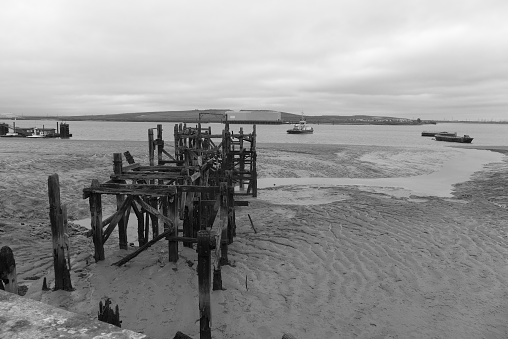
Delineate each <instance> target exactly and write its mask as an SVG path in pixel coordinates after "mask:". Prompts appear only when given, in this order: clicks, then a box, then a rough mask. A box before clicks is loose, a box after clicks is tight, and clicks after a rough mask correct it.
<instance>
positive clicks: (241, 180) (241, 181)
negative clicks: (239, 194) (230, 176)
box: [238, 127, 245, 190]
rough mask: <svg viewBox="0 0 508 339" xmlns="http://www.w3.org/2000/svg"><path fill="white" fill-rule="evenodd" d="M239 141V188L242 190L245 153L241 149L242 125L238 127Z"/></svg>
mask: <svg viewBox="0 0 508 339" xmlns="http://www.w3.org/2000/svg"><path fill="white" fill-rule="evenodd" d="M238 139H239V142H240V189H242V190H243V175H244V173H243V172H244V171H245V153H244V149H243V127H240V136H239V137H238Z"/></svg>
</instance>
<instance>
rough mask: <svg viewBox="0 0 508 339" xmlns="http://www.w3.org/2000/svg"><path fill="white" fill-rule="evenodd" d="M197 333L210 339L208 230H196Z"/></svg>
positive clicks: (202, 337)
mask: <svg viewBox="0 0 508 339" xmlns="http://www.w3.org/2000/svg"><path fill="white" fill-rule="evenodd" d="M197 248H198V286H199V333H200V338H201V339H211V338H212V333H211V329H210V321H211V304H210V232H209V231H204V230H203V231H198V245H197Z"/></svg>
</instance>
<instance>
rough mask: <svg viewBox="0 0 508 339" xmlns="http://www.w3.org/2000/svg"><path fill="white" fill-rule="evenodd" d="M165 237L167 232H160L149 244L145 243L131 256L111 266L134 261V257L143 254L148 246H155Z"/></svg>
mask: <svg viewBox="0 0 508 339" xmlns="http://www.w3.org/2000/svg"><path fill="white" fill-rule="evenodd" d="M167 235H169V231H166V232H162V233H161V234H159V235H158V236H157V237H156V238H154V239H152V240H150V241H149V242H147V243H146V244H144V245H143V246H141V247H140V248H138V249H137V250H136V251H134V252H132V253H131V254H129V255H127V256H126V257H124V258H123V259H121V260H119V261H117V262H115V263H113V264H111V265H116V266H122V265H123V264H125V263H127V262H129V261H130V260H132V259H134V258H135V257H137V256H138V255H139V254H140V253H141V252H143V251H144V250H146V249H147V248H149V247H150V246H152V245H153V244H155V243H156V242H157V241H159V240H161V239H164V238H165V237H166V236H167Z"/></svg>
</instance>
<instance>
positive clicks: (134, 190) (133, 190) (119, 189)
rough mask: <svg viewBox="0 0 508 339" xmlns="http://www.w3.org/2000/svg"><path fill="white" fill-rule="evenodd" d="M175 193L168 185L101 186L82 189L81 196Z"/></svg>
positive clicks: (173, 187) (174, 188)
mask: <svg viewBox="0 0 508 339" xmlns="http://www.w3.org/2000/svg"><path fill="white" fill-rule="evenodd" d="M175 192H176V187H175V186H168V185H149V184H132V185H129V184H125V185H123V184H102V185H99V184H98V183H97V186H95V187H87V188H85V189H83V196H87V197H88V196H90V194H127V195H147V196H163V195H173V194H175Z"/></svg>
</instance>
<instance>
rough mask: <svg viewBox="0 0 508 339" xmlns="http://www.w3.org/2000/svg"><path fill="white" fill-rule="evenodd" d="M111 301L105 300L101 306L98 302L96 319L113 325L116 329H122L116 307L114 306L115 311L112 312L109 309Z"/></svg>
mask: <svg viewBox="0 0 508 339" xmlns="http://www.w3.org/2000/svg"><path fill="white" fill-rule="evenodd" d="M110 305H111V300H110V299H109V298H108V299H106V302H105V305H104V306H103V305H102V301H100V302H99V313H98V317H97V319H99V320H100V321H103V322H105V323H108V324H111V325H115V326H118V327H122V325H121V324H122V322H121V321H120V311H119V310H118V305H116V307H115V310H114V311H113V310H112V309H111V307H110Z"/></svg>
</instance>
